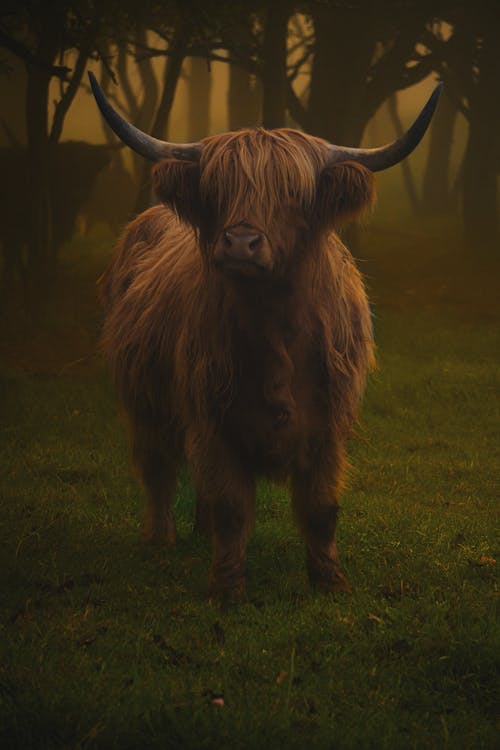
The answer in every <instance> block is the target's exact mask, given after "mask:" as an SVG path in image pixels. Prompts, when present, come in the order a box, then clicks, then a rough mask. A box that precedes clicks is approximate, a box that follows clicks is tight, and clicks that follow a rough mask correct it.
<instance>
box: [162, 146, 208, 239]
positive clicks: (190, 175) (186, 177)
mask: <svg viewBox="0 0 500 750" xmlns="http://www.w3.org/2000/svg"><path fill="white" fill-rule="evenodd" d="M153 186H154V190H155V193H156V195H157V196H158V198H159V199H160V200H161V202H162V203H164V204H165V205H166V206H168V207H169V208H171V209H172V210H173V211H175V213H176V214H177V215H178V217H179V218H180V219H181V220H182V221H185V222H187V223H189V224H192V225H193V226H198V225H199V223H200V221H201V215H200V214H201V200H200V167H199V164H198V162H192V161H181V160H180V159H162V161H160V162H159V163H158V164H157V165H156V167H155V168H154V170H153Z"/></svg>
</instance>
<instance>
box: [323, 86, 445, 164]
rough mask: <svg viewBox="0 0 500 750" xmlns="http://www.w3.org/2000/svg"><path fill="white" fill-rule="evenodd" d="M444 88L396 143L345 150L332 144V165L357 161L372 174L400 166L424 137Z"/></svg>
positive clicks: (436, 89) (440, 88) (433, 97)
mask: <svg viewBox="0 0 500 750" xmlns="http://www.w3.org/2000/svg"><path fill="white" fill-rule="evenodd" d="M442 88H443V84H442V83H439V84H438V85H437V86H436V88H435V89H434V91H433V92H432V94H431V96H430V97H429V100H428V101H427V104H426V105H425V107H424V108H423V109H422V111H421V112H420V114H419V116H418V117H417V119H416V120H415V122H414V123H413V125H412V126H411V127H410V128H409V130H407V131H406V133H405V134H404V135H402V136H401V137H400V138H398V139H397V140H396V141H393V142H392V143H388V144H387V145H386V146H380V147H379V148H344V147H343V146H334V145H333V144H330V149H331V151H330V154H331V157H330V158H331V161H330V163H333V164H336V163H337V162H339V161H356V162H358V163H359V164H363V166H365V167H367V168H368V169H370V170H371V171H372V172H380V171H381V170H382V169H388V167H393V166H394V165H395V164H398V163H399V162H400V161H402V160H403V159H404V158H405V157H407V156H408V155H409V154H411V152H412V151H413V149H414V148H416V146H418V144H419V143H420V141H421V140H422V138H423V137H424V134H425V131H426V130H427V128H428V126H429V123H430V121H431V119H432V115H433V114H434V110H435V109H436V106H437V103H438V101H439V97H440V95H441V91H442Z"/></svg>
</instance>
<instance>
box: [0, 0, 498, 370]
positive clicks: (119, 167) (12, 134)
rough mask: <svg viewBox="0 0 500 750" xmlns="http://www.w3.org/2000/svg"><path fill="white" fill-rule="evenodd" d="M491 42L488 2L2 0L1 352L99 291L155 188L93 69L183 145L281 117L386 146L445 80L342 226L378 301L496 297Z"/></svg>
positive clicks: (332, 136)
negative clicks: (362, 208)
mask: <svg viewBox="0 0 500 750" xmlns="http://www.w3.org/2000/svg"><path fill="white" fill-rule="evenodd" d="M499 40H500V6H499V4H498V2H496V1H493V0H491V1H489V0H482V1H480V2H475V3H470V2H465V1H464V0H459V1H457V2H453V1H451V0H450V1H448V2H447V1H444V0H443V1H442V2H439V1H435V2H425V1H424V2H417V1H415V2H413V0H408V1H407V2H400V1H399V0H393V1H391V0H389V1H387V2H380V1H377V0H372V1H371V2H370V1H368V0H352V2H341V1H340V0H339V1H334V0H332V1H331V2H329V1H328V0H325V1H322V2H319V1H316V2H305V3H304V2H300V3H298V2H290V1H286V0H277V1H276V2H267V3H262V2H250V1H246V0H245V1H241V2H224V1H222V2H184V3H179V2H162V3H157V2H150V0H145V2H141V3H137V2H132V1H131V0H130V1H129V2H122V3H118V2H115V1H114V0H105V1H104V2H99V3H98V2H93V1H92V0H85V1H84V2H63V1H62V0H52V1H51V2H41V0H38V2H37V1H36V0H35V1H33V2H4V3H3V4H2V9H1V10H0V118H1V119H0V164H1V166H0V169H1V172H2V177H3V191H2V192H3V198H2V202H1V205H0V212H1V214H2V215H1V216H0V244H1V249H2V259H1V271H0V273H1V285H2V303H1V304H2V307H3V309H4V310H5V311H6V312H7V318H8V319H9V321H10V322H9V325H7V326H6V328H7V329H8V330H9V333H8V335H6V336H4V343H3V348H4V351H5V350H6V351H7V353H8V355H9V356H14V359H15V358H16V355H15V354H14V355H13V354H12V353H13V346H12V340H13V337H14V339H15V338H16V336H15V335H14V334H13V331H16V332H17V335H18V334H19V331H23V335H24V334H26V331H27V330H28V328H29V326H28V322H27V321H31V323H33V321H34V320H35V321H36V322H37V323H40V320H41V319H42V318H43V315H44V311H45V310H46V309H47V307H48V306H49V307H50V304H51V300H52V301H53V300H55V299H57V298H58V295H59V296H60V295H61V294H65V293H66V294H67V290H68V286H69V287H70V288H73V290H74V293H75V294H77V295H79V296H80V297H82V298H83V299H86V300H87V304H88V306H89V307H90V306H92V305H94V303H96V300H95V298H94V292H93V291H92V293H91V292H89V288H90V287H89V288H87V286H85V287H84V288H83V289H82V287H81V284H80V286H79V283H80V282H81V278H82V277H85V278H86V284H87V285H90V283H91V282H92V290H93V283H94V281H95V277H96V276H97V275H99V272H100V271H102V268H103V267H104V265H105V263H106V261H107V258H108V257H109V254H110V252H111V248H112V245H113V242H114V240H115V238H116V236H117V235H118V233H119V232H120V230H121V228H122V227H123V226H124V224H125V223H126V222H127V221H128V220H130V218H132V217H133V216H134V215H135V214H136V213H137V212H139V211H141V210H143V209H144V208H145V207H147V206H148V205H149V204H150V203H151V201H152V200H154V198H153V197H152V195H151V190H150V170H151V165H150V164H149V163H145V162H144V160H142V159H141V158H140V157H137V156H136V155H134V154H132V153H131V152H130V151H129V150H128V149H126V148H121V147H120V146H119V144H118V142H117V139H116V137H115V136H114V134H113V133H112V132H111V130H110V129H109V128H108V126H107V125H106V124H105V122H104V120H103V118H102V117H101V115H100V113H99V112H98V109H97V106H96V104H95V102H94V100H93V98H92V97H91V95H90V90H89V85H88V78H87V71H88V70H92V71H93V72H94V73H95V75H96V76H97V78H98V80H99V81H100V83H101V85H102V86H103V88H104V90H105V91H106V93H107V95H108V97H109V98H110V100H111V101H112V103H113V104H114V105H115V106H117V108H118V109H119V110H120V111H121V112H122V114H123V115H124V116H125V117H126V118H127V119H128V120H129V121H131V122H132V123H134V124H135V125H137V126H138V127H139V128H141V129H142V130H144V131H146V132H148V133H151V134H152V135H154V136H156V137H159V138H163V139H169V140H173V141H180V142H184V141H192V140H197V139H199V138H202V137H204V136H206V135H211V134H215V133H219V132H223V131H225V130H228V129H238V128H242V127H251V126H264V127H282V126H288V127H298V128H300V129H303V130H306V131H307V132H309V133H311V134H314V135H317V136H321V137H324V138H326V139H328V140H330V141H331V142H334V143H337V144H339V145H346V146H358V145H362V146H367V147H370V146H379V145H382V144H384V143H387V142H388V141H390V140H392V139H394V138H395V137H397V136H398V135H401V133H402V132H403V131H404V130H405V129H406V128H407V127H408V126H409V125H410V124H411V122H412V121H413V120H414V119H415V117H416V116H417V115H418V113H419V111H420V109H421V108H422V106H423V105H424V103H425V101H426V100H427V97H428V96H429V95H430V93H431V91H432V90H433V88H434V86H435V85H436V83H437V81H439V80H442V81H444V84H445V87H444V92H443V95H442V97H441V101H440V104H439V107H438V110H437V113H436V115H435V117H434V120H433V122H432V125H431V127H430V130H429V133H428V134H427V135H426V137H425V138H424V140H423V142H422V144H421V145H420V146H419V147H418V148H417V150H416V151H415V152H414V153H413V154H412V155H411V156H410V158H409V159H406V160H405V161H404V162H403V163H402V164H400V165H398V166H397V167H395V168H393V169H391V170H388V171H387V172H384V173H379V174H378V175H377V183H378V194H379V199H378V205H377V207H376V209H375V213H374V216H373V217H371V218H369V220H368V221H367V222H366V226H365V227H364V228H362V229H360V230H353V229H351V230H348V232H347V234H346V240H347V242H348V244H349V245H350V247H351V250H352V251H353V253H354V254H355V255H356V257H357V258H358V259H359V262H360V265H361V269H362V271H363V272H364V273H366V274H367V276H368V282H369V285H370V283H371V282H370V280H373V281H372V287H373V295H374V297H375V301H376V302H378V301H380V302H381V303H382V304H388V305H394V304H403V303H406V302H409V301H411V298H412V295H413V296H415V295H416V297H417V298H419V299H421V300H423V302H424V303H425V304H432V303H433V302H435V301H445V302H446V301H452V302H453V304H460V303H461V301H466V302H467V300H468V301H469V302H470V304H472V305H474V306H476V307H479V308H481V309H482V308H485V309H486V311H487V310H489V309H490V307H491V304H490V303H491V299H492V297H494V296H495V293H494V291H492V294H489V293H488V289H489V286H488V285H492V284H493V281H492V279H494V276H495V271H496V270H497V269H498V258H499V248H500V237H499V222H498V216H499V201H500V198H499V196H500V190H499V182H500V147H499V145H498V143H499V141H498V137H499V134H500V97H499V96H498V80H500V54H499V49H498V41H499ZM70 268H71V271H69V269H70ZM68 273H69V276H68ZM77 279H80V282H79V281H78V280H77ZM76 290H78V291H76ZM485 300H488V302H487V303H486V302H485ZM92 325H93V324H92ZM26 335H27V334H26ZM42 338H43V337H42ZM90 338H92V337H90ZM6 341H9V342H10V343H8V344H6V343H5V342H6ZM40 346H41V345H40ZM20 347H21V344H20V345H19V346H18V347H17V351H18V350H19V348H20ZM15 348H16V347H14V349H15Z"/></svg>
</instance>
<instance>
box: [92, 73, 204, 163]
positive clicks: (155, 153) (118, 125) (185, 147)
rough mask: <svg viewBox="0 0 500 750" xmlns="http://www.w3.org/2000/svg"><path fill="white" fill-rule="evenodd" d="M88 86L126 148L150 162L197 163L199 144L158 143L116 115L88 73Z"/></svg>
mask: <svg viewBox="0 0 500 750" xmlns="http://www.w3.org/2000/svg"><path fill="white" fill-rule="evenodd" d="M89 80H90V86H91V88H92V93H93V94H94V97H95V100H96V102H97V106H98V107H99V109H100V110H101V113H102V115H103V117H104V119H105V120H106V122H107V123H108V125H109V126H110V128H111V129H112V130H114V132H115V133H116V135H117V136H118V138H120V140H122V141H123V142H124V143H125V144H126V145H127V146H130V148H132V149H133V150H134V151H137V153H138V154H140V155H141V156H143V157H144V158H145V159H149V160H150V161H159V160H160V159H183V160H186V161H198V159H199V158H200V154H201V145H200V144H199V143H169V142H168V141H160V140H159V139H158V138H153V136H151V135H147V134H146V133H143V132H142V130H139V128H136V127H134V126H133V125H131V124H130V123H129V122H127V121H126V120H125V119H124V118H123V117H122V116H121V115H119V114H118V112H117V111H116V109H114V108H113V107H112V106H111V104H110V103H109V101H108V99H107V98H106V95H105V94H104V91H103V90H102V88H101V87H100V86H99V84H98V83H97V80H96V77H95V76H94V74H93V73H91V72H90V71H89Z"/></svg>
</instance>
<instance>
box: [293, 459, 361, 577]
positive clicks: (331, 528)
mask: <svg viewBox="0 0 500 750" xmlns="http://www.w3.org/2000/svg"><path fill="white" fill-rule="evenodd" d="M344 463H345V460H344V454H343V450H342V449H341V450H335V449H332V450H331V451H329V452H326V451H325V453H324V454H323V456H322V457H321V459H320V460H319V461H318V463H317V464H316V465H315V466H314V469H309V470H307V471H297V472H295V474H294V477H293V480H292V501H293V507H294V512H295V517H296V519H297V523H298V525H299V527H300V529H301V531H302V534H303V536H304V539H305V543H306V562H307V572H308V575H309V580H310V582H311V584H312V585H313V586H318V587H320V588H322V589H324V590H327V591H350V586H349V583H348V581H347V579H346V577H345V575H344V572H343V570H342V566H341V564H340V560H339V555H338V551H337V540H336V526H337V517H338V512H339V506H338V494H339V491H340V488H341V485H342V475H343V469H344Z"/></svg>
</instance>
